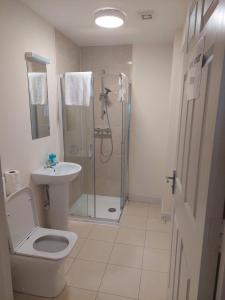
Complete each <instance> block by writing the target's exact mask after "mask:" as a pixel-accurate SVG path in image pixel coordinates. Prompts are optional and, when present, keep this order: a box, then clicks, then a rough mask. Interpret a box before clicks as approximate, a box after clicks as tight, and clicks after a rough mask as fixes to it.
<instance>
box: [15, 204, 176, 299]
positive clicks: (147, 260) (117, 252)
mask: <svg viewBox="0 0 225 300" xmlns="http://www.w3.org/2000/svg"><path fill="white" fill-rule="evenodd" d="M70 230H72V231H74V232H76V233H77V234H78V236H79V239H78V242H77V243H76V246H75V248H74V249H73V251H72V253H71V254H70V257H69V258H68V259H67V260H66V264H65V272H66V277H67V283H68V286H67V287H66V288H65V290H64V291H63V293H62V294H61V295H60V296H58V297H57V298H55V300H129V299H130V300H131V299H139V300H166V286H167V280H168V268H169V247H170V223H166V224H165V223H163V222H162V221H161V220H160V207H159V205H156V204H146V203H137V202H129V203H128V205H127V206H126V207H125V209H124V212H123V216H122V218H121V222H120V225H119V226H116V225H115V226H113V225H98V224H91V223H81V222H74V221H71V222H70ZM41 299H42V298H39V297H32V296H27V295H22V294H16V295H15V300H41Z"/></svg>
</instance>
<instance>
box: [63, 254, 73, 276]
mask: <svg viewBox="0 0 225 300" xmlns="http://www.w3.org/2000/svg"><path fill="white" fill-rule="evenodd" d="M72 263H73V258H70V257H69V258H66V259H65V263H64V272H65V273H67V272H68V271H69V269H70V267H71V265H72Z"/></svg>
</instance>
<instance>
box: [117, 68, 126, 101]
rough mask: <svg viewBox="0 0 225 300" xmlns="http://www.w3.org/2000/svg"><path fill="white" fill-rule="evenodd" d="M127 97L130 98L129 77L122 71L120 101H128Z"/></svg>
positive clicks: (120, 76)
mask: <svg viewBox="0 0 225 300" xmlns="http://www.w3.org/2000/svg"><path fill="white" fill-rule="evenodd" d="M127 99H128V78H127V76H126V75H125V74H123V73H120V75H119V92H118V101H119V102H124V101H127Z"/></svg>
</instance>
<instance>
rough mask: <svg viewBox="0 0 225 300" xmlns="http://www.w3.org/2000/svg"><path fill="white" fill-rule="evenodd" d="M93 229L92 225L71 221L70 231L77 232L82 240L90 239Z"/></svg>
mask: <svg viewBox="0 0 225 300" xmlns="http://www.w3.org/2000/svg"><path fill="white" fill-rule="evenodd" d="M92 227H93V224H92V223H88V222H77V221H69V230H70V231H73V232H75V233H76V234H77V235H78V237H79V238H82V239H85V238H87V237H88V235H89V233H90V231H91V228H92Z"/></svg>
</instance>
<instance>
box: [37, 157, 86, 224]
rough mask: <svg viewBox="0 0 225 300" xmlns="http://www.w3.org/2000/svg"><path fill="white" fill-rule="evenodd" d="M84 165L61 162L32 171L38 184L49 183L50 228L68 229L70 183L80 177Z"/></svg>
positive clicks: (47, 193)
mask: <svg viewBox="0 0 225 300" xmlns="http://www.w3.org/2000/svg"><path fill="white" fill-rule="evenodd" d="M81 169H82V167H81V166H80V165H78V164H75V163H69V162H59V163H57V165H56V166H54V167H51V168H45V167H43V168H41V169H39V170H36V171H33V172H32V173H31V176H32V179H33V181H34V182H35V183H36V184H43V185H48V192H46V195H47V197H48V199H49V205H48V207H49V213H48V218H49V222H48V223H49V226H50V228H54V229H60V230H67V229H68V214H69V197H70V195H69V189H70V188H69V183H70V182H71V181H72V180H74V179H75V178H77V177H78V175H79V173H80V172H81Z"/></svg>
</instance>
